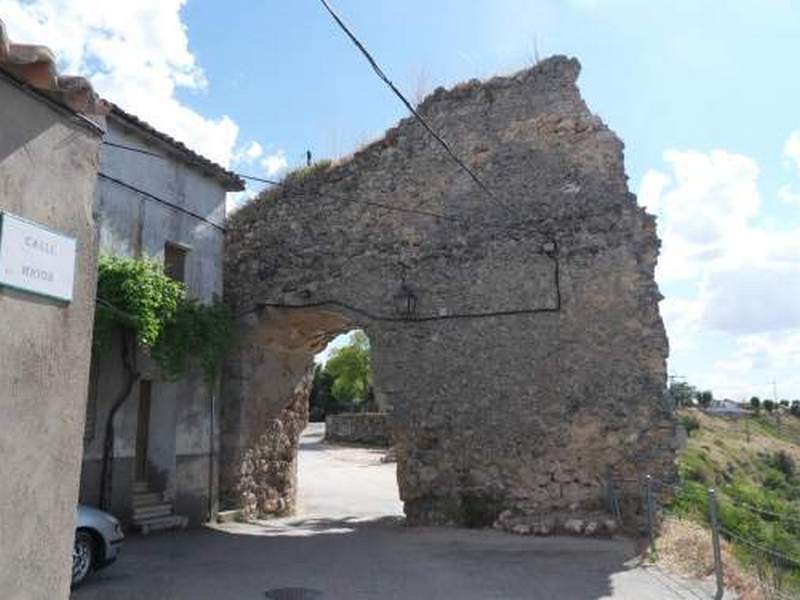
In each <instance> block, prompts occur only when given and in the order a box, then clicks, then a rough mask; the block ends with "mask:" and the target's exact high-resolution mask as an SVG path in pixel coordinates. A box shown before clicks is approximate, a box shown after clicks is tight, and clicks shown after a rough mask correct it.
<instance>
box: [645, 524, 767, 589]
mask: <svg viewBox="0 0 800 600" xmlns="http://www.w3.org/2000/svg"><path fill="white" fill-rule="evenodd" d="M656 551H657V553H658V562H659V564H660V565H661V566H662V567H664V568H665V569H667V570H669V571H671V572H673V573H675V574H676V575H680V576H682V577H687V578H694V579H704V578H706V577H713V576H714V555H713V550H712V547H711V532H710V531H709V530H708V529H706V528H705V527H703V526H702V525H699V524H697V523H694V522H692V521H687V520H683V519H677V518H674V517H670V518H667V519H666V520H665V521H664V523H663V525H662V529H661V533H660V536H659V538H658V540H657V542H656ZM722 564H723V565H724V569H723V578H724V581H725V587H726V589H731V590H734V591H735V592H736V594H737V597H738V598H739V599H740V600H767V597H766V596H765V595H764V594H763V593H762V590H761V586H760V585H759V583H758V580H757V579H756V578H755V577H754V576H753V575H751V574H749V573H747V571H746V570H745V569H744V568H742V566H741V564H740V563H739V561H738V560H737V559H736V557H735V556H734V555H733V552H732V551H731V548H730V547H729V545H728V544H727V542H725V541H724V540H723V542H722Z"/></svg>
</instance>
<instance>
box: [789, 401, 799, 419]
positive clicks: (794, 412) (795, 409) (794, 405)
mask: <svg viewBox="0 0 800 600" xmlns="http://www.w3.org/2000/svg"><path fill="white" fill-rule="evenodd" d="M789 412H790V413H791V414H792V415H793V416H795V417H800V400H792V407H791V408H790V409H789Z"/></svg>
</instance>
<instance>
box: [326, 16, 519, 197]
mask: <svg viewBox="0 0 800 600" xmlns="http://www.w3.org/2000/svg"><path fill="white" fill-rule="evenodd" d="M320 2H321V3H322V5H323V6H324V7H325V10H327V11H328V12H329V13H330V15H331V17H333V19H334V21H336V23H337V24H338V25H339V27H340V28H341V29H342V31H344V32H345V34H347V37H349V38H350V40H351V41H352V42H353V44H355V46H356V48H358V49H359V51H360V52H361V54H363V55H364V57H365V58H366V59H367V62H369V64H370V66H371V67H372V69H373V70H374V71H375V73H376V74H377V75H378V77H379V78H380V79H381V80H382V81H383V82H384V83H386V85H387V86H389V89H390V90H392V92H394V95H395V96H397V97H398V98H399V99H400V102H402V103H403V104H404V105H405V107H406V108H407V109H408V110H409V112H411V114H412V115H413V116H414V118H415V119H416V120H417V121H419V122H420V123H421V124H422V126H423V127H424V128H425V130H426V131H427V132H428V133H429V134H431V135H432V136H433V138H434V139H435V140H436V141H437V142H439V144H440V145H441V146H442V148H444V150H445V152H447V154H449V155H450V158H452V159H453V160H454V161H455V163H456V164H457V165H458V166H459V167H460V168H461V169H462V170H463V171H464V172H465V173H467V175H469V176H470V178H471V179H472V180H473V181H474V182H475V183H476V184H477V185H478V186H479V187H480V188H481V189H482V190H483V191H484V192H486V194H487V195H488V196H489V197H490V198H491V199H492V200H494V201H495V202H497V204H498V205H500V206H502V207H503V209H505V210H506V211H507V212H511V211H510V209H509V208H508V207H507V206H506V205H505V204H504V203H503V202H501V201H500V200H499V199H498V198H497V197H496V196H495V195H494V194H493V193H492V191H491V190H490V189H489V188H488V187H487V186H486V184H485V183H483V181H481V180H480V178H478V175H477V174H476V173H475V172H474V171H473V170H472V169H470V168H469V167H468V166H467V164H466V163H465V162H464V161H463V160H461V158H459V156H458V155H457V154H456V153H455V151H454V150H453V149H452V148H451V147H450V144H448V143H447V142H446V141H445V140H444V138H442V136H441V135H439V134H438V133H437V132H436V131H434V129H433V127H431V126H430V125H429V124H428V122H427V121H426V120H425V119H424V118H423V116H422V115H420V114H419V112H417V109H415V108H414V106H413V105H412V104H411V102H409V101H408V100H407V99H406V97H405V96H404V95H403V93H402V92H401V91H400V90H399V89H397V86H395V84H394V83H392V81H391V79H389V77H387V76H386V74H385V73H384V72H383V69H381V67H380V66H379V65H378V63H377V62H376V60H375V59H374V58H373V57H372V55H371V54H370V53H369V51H368V50H367V49H366V48H365V47H364V44H362V43H361V41H359V39H358V38H357V37H356V36H355V34H354V33H353V32H352V31H350V29H349V28H348V27H347V25H345V23H344V21H342V19H341V18H340V17H339V15H338V14H336V11H335V10H333V8H332V7H331V5H330V4H329V3H328V2H327V0H320Z"/></svg>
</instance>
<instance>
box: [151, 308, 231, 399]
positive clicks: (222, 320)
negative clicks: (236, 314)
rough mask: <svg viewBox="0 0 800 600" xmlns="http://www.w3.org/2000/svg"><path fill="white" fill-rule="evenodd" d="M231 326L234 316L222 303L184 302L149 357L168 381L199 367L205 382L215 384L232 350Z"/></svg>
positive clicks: (166, 326)
mask: <svg viewBox="0 0 800 600" xmlns="http://www.w3.org/2000/svg"><path fill="white" fill-rule="evenodd" d="M232 326H233V316H232V315H231V312H230V310H229V309H228V307H227V306H226V305H225V304H223V303H222V302H220V301H219V300H217V299H215V300H214V302H213V303H212V304H209V305H205V304H201V303H200V302H197V301H196V300H184V301H183V302H181V303H179V305H178V310H177V311H176V312H175V315H174V317H173V318H172V319H171V320H170V321H168V322H167V323H166V324H165V325H164V328H163V330H162V334H161V335H160V336H159V338H158V340H157V341H156V344H155V345H154V346H153V348H152V350H151V353H150V354H151V356H152V357H153V358H154V359H155V360H156V362H158V364H159V366H160V367H161V370H162V371H163V373H164V375H165V376H166V377H167V378H169V379H178V378H180V377H181V376H182V375H183V374H184V373H186V372H187V371H188V370H189V369H191V368H192V366H193V365H195V364H199V366H200V367H201V368H202V370H203V373H204V374H205V376H206V380H207V381H208V382H209V383H213V382H214V381H215V380H216V378H217V375H218V374H219V370H220V367H221V366H222V361H223V360H224V359H225V355H226V354H227V353H228V350H229V349H230V343H231V335H230V332H231V329H232Z"/></svg>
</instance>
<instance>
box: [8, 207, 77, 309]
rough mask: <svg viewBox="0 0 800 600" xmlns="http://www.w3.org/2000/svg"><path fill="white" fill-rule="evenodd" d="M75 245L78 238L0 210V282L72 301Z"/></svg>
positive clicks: (33, 292) (23, 289) (22, 289)
mask: <svg viewBox="0 0 800 600" xmlns="http://www.w3.org/2000/svg"><path fill="white" fill-rule="evenodd" d="M76 248H77V243H76V241H75V238H71V237H68V236H65V235H62V234H60V233H57V232H55V231H52V230H50V229H48V228H47V227H43V226H42V225H38V224H36V223H33V222H31V221H28V220H27V219H23V218H21V217H17V216H14V215H11V214H9V213H0V286H7V287H10V288H14V289H17V290H21V291H24V292H30V293H32V294H38V295H40V296H47V297H48V298H54V299H56V300H61V301H64V302H71V301H72V293H73V288H74V283H75V258H76Z"/></svg>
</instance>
